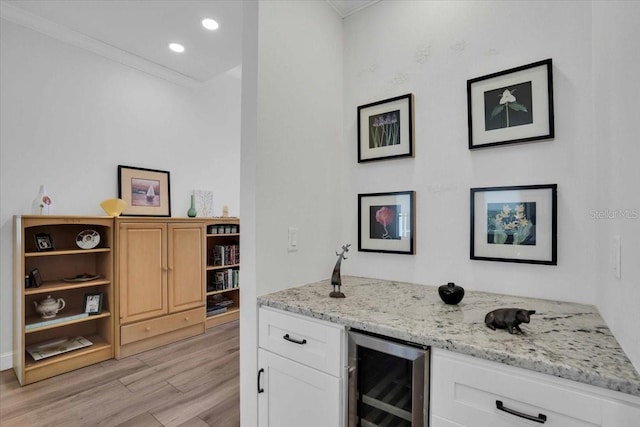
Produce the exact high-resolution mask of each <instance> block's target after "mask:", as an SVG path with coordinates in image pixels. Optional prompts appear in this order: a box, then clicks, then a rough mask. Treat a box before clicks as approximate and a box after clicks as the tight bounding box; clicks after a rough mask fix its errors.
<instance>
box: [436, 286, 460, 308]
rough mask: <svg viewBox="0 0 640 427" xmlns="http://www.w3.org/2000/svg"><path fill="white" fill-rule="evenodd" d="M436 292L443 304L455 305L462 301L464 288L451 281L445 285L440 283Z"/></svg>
mask: <svg viewBox="0 0 640 427" xmlns="http://www.w3.org/2000/svg"><path fill="white" fill-rule="evenodd" d="M438 294H440V298H441V299H442V301H444V302H445V304H451V305H455V304H457V303H459V302H460V301H462V298H463V297H464V288H463V287H462V286H457V285H456V284H455V283H453V282H449V283H447V284H446V285H442V286H440V287H438Z"/></svg>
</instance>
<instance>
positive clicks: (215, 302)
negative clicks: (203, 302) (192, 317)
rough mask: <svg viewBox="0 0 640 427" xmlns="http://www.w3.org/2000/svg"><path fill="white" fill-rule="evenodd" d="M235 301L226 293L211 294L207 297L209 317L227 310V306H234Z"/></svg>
mask: <svg viewBox="0 0 640 427" xmlns="http://www.w3.org/2000/svg"><path fill="white" fill-rule="evenodd" d="M233 303H234V301H233V300H232V299H229V298H227V297H225V296H224V295H220V294H218V295H210V296H208V297H207V317H209V316H215V315H216V314H222V313H224V312H226V311H227V307H229V306H232V305H233Z"/></svg>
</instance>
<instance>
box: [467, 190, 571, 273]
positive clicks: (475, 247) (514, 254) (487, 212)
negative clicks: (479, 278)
mask: <svg viewBox="0 0 640 427" xmlns="http://www.w3.org/2000/svg"><path fill="white" fill-rule="evenodd" d="M556 201H557V185H556V184H549V185H523V186H516V187H485V188H472V189H471V216H470V220H471V238H470V246H471V248H470V254H471V255H470V256H471V259H477V260H484V261H504V262H519V263H529V264H547V265H557V264H558V257H557V246H558V245H557V234H558V232H557V216H558V215H557V207H556Z"/></svg>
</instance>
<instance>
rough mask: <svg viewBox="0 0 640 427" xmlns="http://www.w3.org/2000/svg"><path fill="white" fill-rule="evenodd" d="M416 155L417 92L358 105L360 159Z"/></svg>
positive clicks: (361, 160)
mask: <svg viewBox="0 0 640 427" xmlns="http://www.w3.org/2000/svg"><path fill="white" fill-rule="evenodd" d="M398 157H413V95H412V94H407V95H402V96H398V97H395V98H390V99H385V100H383V101H377V102H373V103H371V104H366V105H361V106H359V107H358V163H362V162H368V161H372V160H382V159H392V158H398Z"/></svg>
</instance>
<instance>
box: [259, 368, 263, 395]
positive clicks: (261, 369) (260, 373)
mask: <svg viewBox="0 0 640 427" xmlns="http://www.w3.org/2000/svg"><path fill="white" fill-rule="evenodd" d="M263 372H264V369H263V368H260V370H259V371H258V394H260V393H264V389H263V388H262V387H260V377H261V376H262V373H263Z"/></svg>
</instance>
